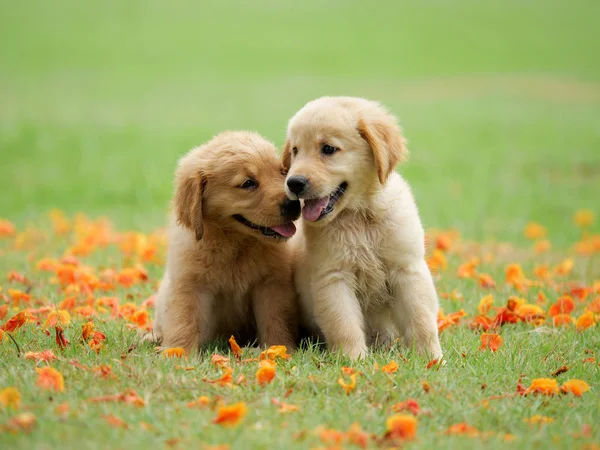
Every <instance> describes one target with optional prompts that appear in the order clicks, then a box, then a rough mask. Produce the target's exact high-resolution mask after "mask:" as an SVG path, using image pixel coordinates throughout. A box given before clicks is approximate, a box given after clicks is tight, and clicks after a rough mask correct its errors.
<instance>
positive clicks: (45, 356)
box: [25, 350, 56, 362]
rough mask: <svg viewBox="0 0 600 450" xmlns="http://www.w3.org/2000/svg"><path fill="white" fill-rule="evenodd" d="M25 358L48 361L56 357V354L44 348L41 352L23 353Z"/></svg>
mask: <svg viewBox="0 0 600 450" xmlns="http://www.w3.org/2000/svg"><path fill="white" fill-rule="evenodd" d="M25 359H32V360H34V361H44V362H50V361H54V360H55V359H56V355H55V354H54V352H53V351H52V350H44V351H43V352H27V353H25Z"/></svg>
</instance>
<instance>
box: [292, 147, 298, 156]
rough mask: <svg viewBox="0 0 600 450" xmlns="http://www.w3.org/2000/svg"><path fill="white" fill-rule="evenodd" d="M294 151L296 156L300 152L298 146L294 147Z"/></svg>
mask: <svg viewBox="0 0 600 450" xmlns="http://www.w3.org/2000/svg"><path fill="white" fill-rule="evenodd" d="M292 153H294V156H296V155H297V154H298V147H294V148H293V149H292Z"/></svg>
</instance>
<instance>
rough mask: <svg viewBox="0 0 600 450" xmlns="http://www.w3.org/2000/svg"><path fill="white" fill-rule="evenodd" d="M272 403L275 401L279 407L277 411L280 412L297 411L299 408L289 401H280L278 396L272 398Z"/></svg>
mask: <svg viewBox="0 0 600 450" xmlns="http://www.w3.org/2000/svg"><path fill="white" fill-rule="evenodd" d="M271 403H273V404H274V405H275V406H278V407H279V409H278V410H277V412H279V413H280V414H285V413H290V412H296V411H298V409H299V408H298V407H297V406H296V405H290V404H289V403H284V402H280V401H279V400H278V399H276V398H272V399H271Z"/></svg>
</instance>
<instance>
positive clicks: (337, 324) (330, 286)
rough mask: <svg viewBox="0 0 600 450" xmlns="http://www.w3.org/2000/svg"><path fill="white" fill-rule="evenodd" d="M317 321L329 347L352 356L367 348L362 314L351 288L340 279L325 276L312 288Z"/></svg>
mask: <svg viewBox="0 0 600 450" xmlns="http://www.w3.org/2000/svg"><path fill="white" fill-rule="evenodd" d="M313 300H314V313H315V320H316V322H317V325H319V327H320V328H321V330H322V331H323V334H324V335H325V342H327V347H328V348H329V349H330V350H331V351H337V350H338V349H341V350H342V352H343V353H344V354H346V355H348V356H349V357H350V358H351V359H357V358H361V357H363V356H365V354H366V352H367V345H366V338H365V332H364V329H363V327H364V323H363V314H362V311H361V309H360V304H359V303H358V299H357V298H356V295H355V294H354V291H353V290H352V289H351V287H350V286H348V283H347V282H346V281H344V280H343V279H334V280H327V282H326V283H324V284H323V285H322V286H318V287H315V288H314V289H313Z"/></svg>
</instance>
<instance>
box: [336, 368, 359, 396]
mask: <svg viewBox="0 0 600 450" xmlns="http://www.w3.org/2000/svg"><path fill="white" fill-rule="evenodd" d="M338 384H339V385H340V386H341V387H342V388H343V389H344V391H346V395H350V392H352V391H353V390H354V389H355V388H356V374H355V373H353V374H352V375H350V383H346V382H345V381H344V379H343V378H340V379H338Z"/></svg>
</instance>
